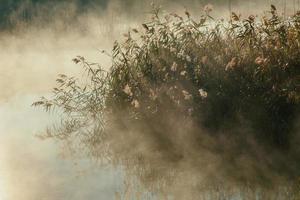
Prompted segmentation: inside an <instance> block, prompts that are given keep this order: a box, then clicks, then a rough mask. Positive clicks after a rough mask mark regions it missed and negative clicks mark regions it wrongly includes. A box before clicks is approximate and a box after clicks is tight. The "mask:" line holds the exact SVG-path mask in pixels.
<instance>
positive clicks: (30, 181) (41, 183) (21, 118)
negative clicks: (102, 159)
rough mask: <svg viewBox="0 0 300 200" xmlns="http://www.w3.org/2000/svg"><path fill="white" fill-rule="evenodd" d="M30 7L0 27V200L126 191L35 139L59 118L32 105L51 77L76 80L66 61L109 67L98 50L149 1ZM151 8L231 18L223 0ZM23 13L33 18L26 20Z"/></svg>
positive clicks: (255, 5) (249, 7)
mask: <svg viewBox="0 0 300 200" xmlns="http://www.w3.org/2000/svg"><path fill="white" fill-rule="evenodd" d="M28 2H29V1H26V2H25V4H22V3H20V4H16V5H17V6H16V9H15V10H13V11H12V12H11V13H9V14H8V15H9V16H10V18H9V20H10V21H12V22H13V23H10V24H9V26H7V25H3V26H1V27H4V28H3V29H1V32H0V63H1V64H0V90H1V93H0V200H17V199H22V200H41V199H43V200H54V199H55V200H60V199H61V200H68V199H72V200H81V199H89V200H94V199H95V200H96V199H114V198H115V197H118V192H119V193H120V194H122V193H124V188H126V186H124V172H123V171H122V168H121V167H119V168H118V167H105V168H100V167H99V166H97V165H95V164H94V163H93V161H90V160H89V159H85V158H82V157H80V158H77V157H75V158H74V157H64V156H62V155H63V154H62V152H61V149H60V143H58V142H57V141H53V140H45V141H43V140H39V139H38V138H37V137H35V135H36V134H38V133H41V132H43V131H44V130H45V128H46V127H47V126H50V125H51V124H53V122H57V121H58V120H59V115H58V114H57V113H55V112H54V113H51V114H50V115H49V114H47V113H45V112H44V111H43V110H39V109H33V108H32V107H31V106H30V105H31V104H32V102H33V101H35V100H36V99H37V98H39V97H40V96H47V95H49V91H50V89H51V88H52V87H53V86H54V85H55V79H56V76H57V74H68V75H71V76H80V73H81V72H82V69H81V68H80V67H79V66H77V65H74V63H73V62H72V59H73V58H74V57H75V56H77V55H81V56H84V57H85V58H86V59H87V60H89V61H91V62H97V63H100V64H101V65H103V66H109V65H110V62H111V60H110V58H109V57H108V56H106V55H104V54H101V50H107V51H108V52H110V51H111V49H112V46H113V42H114V41H115V40H119V39H120V40H122V39H123V36H122V34H123V33H126V32H127V31H128V30H129V28H135V27H139V26H140V25H139V24H141V23H142V22H143V21H144V20H146V19H147V17H148V14H147V11H148V10H149V8H150V6H149V2H148V1H126V2H125V1H121V0H120V1H117V0H111V1H102V2H100V1H99V2H96V1H95V2H96V5H95V4H93V3H94V2H93V1H91V3H90V4H86V5H83V4H84V3H83V2H84V1H82V4H80V3H76V4H72V3H70V4H66V5H63V6H61V5H60V6H58V5H59V3H57V9H56V10H55V11H51V13H50V14H49V13H47V10H48V9H45V8H47V7H45V6H47V5H43V3H41V4H39V5H38V6H36V7H32V4H28ZM157 3H158V4H162V5H163V8H164V9H166V10H167V11H171V12H172V11H178V12H179V13H183V12H184V7H186V8H187V9H189V10H191V13H192V14H193V15H194V16H197V13H198V10H200V9H201V7H202V6H203V5H205V4H207V3H211V4H213V5H214V10H215V11H214V12H213V15H215V16H216V17H224V18H228V13H229V12H228V4H227V3H224V2H223V1H197V0H189V1H183V0H182V1H180V0H176V1H166V0H165V1H163V0H162V1H157ZM270 3H274V4H276V5H280V4H281V3H282V2H281V1H279V0H277V1H275V0H273V1H272V0H269V1H256V2H254V1H233V2H232V9H233V10H237V11H238V12H240V13H243V15H248V14H250V13H262V12H263V11H264V10H267V9H268V5H269V4H270ZM293 3H294V2H293V1H288V4H287V9H286V10H287V11H286V12H287V13H291V12H293V5H294V4H293ZM296 3H297V2H296ZM55 5H56V4H55ZM26 6H27V7H26ZM81 6H82V7H81ZM297 6H298V4H297ZM83 7H84V9H82V11H81V8H83ZM0 8H1V4H0ZM25 8H26V9H25ZM22 9H25V10H26V12H29V13H30V11H32V12H33V11H34V13H35V15H33V16H32V17H30V20H28V19H27V20H24V19H23V18H22ZM49 10H51V8H49ZM49 12H50V11H49ZM49 15H51V16H49ZM3 19H4V18H3ZM5 19H6V20H8V18H5ZM49 19H50V20H49ZM72 19H74V20H72ZM211 158H212V157H211ZM214 159H216V160H217V158H214ZM191 173H192V172H191ZM212 173H213V172H212ZM179 192H180V191H179ZM116 193H117V194H116ZM147 195H148V197H149V196H150V197H151V196H152V197H153V198H154V197H155V195H154V194H145V195H144V196H145V199H146V197H147ZM142 196H143V195H142ZM236 199H238V196H237V197H236Z"/></svg>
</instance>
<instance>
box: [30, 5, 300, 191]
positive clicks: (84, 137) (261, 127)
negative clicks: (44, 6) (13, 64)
mask: <svg viewBox="0 0 300 200" xmlns="http://www.w3.org/2000/svg"><path fill="white" fill-rule="evenodd" d="M210 12H211V7H210V6H206V7H205V8H204V10H203V13H202V14H201V15H200V16H197V17H196V18H193V17H192V16H191V15H190V13H189V12H188V11H186V12H185V16H179V15H178V14H175V13H171V14H163V13H161V10H160V9H159V8H157V7H155V6H154V7H153V10H152V18H151V20H150V21H149V22H147V23H145V24H142V27H141V29H132V30H130V31H129V32H128V33H126V34H124V37H125V41H124V42H115V43H114V47H113V50H112V53H111V54H109V53H107V52H103V53H106V54H108V55H109V56H111V58H112V65H111V67H110V69H109V71H105V70H104V68H103V67H101V66H100V65H99V64H96V63H89V62H88V61H86V60H85V59H84V58H83V57H80V56H78V57H76V58H75V59H74V60H73V61H74V62H75V63H77V64H81V65H82V66H83V67H84V69H85V71H86V77H87V78H85V79H83V80H78V79H76V78H73V77H71V78H69V77H67V76H66V75H60V76H59V78H58V79H57V82H58V87H56V88H54V97H53V98H51V99H46V98H43V99H41V100H40V101H37V102H35V103H34V105H35V106H43V107H44V108H45V109H46V110H47V111H49V110H51V109H55V108H58V109H59V110H62V111H63V112H64V113H65V115H64V118H63V121H62V124H61V126H60V127H58V128H56V129H55V130H54V131H48V132H47V134H46V135H45V136H46V137H55V138H60V139H63V140H69V139H74V140H76V141H77V142H76V144H79V145H80V146H82V147H83V148H84V149H85V150H88V153H89V154H90V155H92V156H93V157H96V158H99V159H101V160H103V159H104V160H105V161H108V162H119V161H120V160H121V162H122V163H128V162H129V161H128V160H130V159H133V161H131V162H133V163H134V164H132V165H129V166H128V168H134V169H136V168H135V167H132V166H140V167H141V166H143V170H141V169H139V170H138V169H136V171H137V172H138V174H139V175H140V178H141V179H142V180H147V181H145V182H149V180H150V182H151V183H153V182H155V181H157V180H161V178H162V177H163V178H164V181H165V182H164V184H165V185H168V184H167V183H166V182H168V181H170V180H172V179H174V174H173V175H172V173H171V172H170V171H171V169H170V168H172V167H174V166H177V165H179V164H178V163H180V162H181V161H182V160H185V159H189V158H187V157H191V158H192V159H193V161H192V162H194V164H195V165H201V164H203V166H206V165H205V164H204V163H205V162H207V160H205V162H203V161H202V160H201V158H199V155H201V156H204V153H203V152H202V151H204V149H205V150H207V149H209V153H210V154H213V155H214V156H215V155H216V154H217V155H219V154H221V155H222V160H223V159H225V160H226V161H227V162H225V163H226V164H225V166H222V170H224V171H225V172H224V174H226V176H225V177H226V178H229V177H234V178H233V179H234V180H243V181H246V182H247V183H248V181H249V180H250V181H257V180H259V181H262V180H264V181H265V180H269V181H270V180H271V181H273V178H274V174H273V172H274V173H278V174H279V175H280V176H286V177H288V179H290V178H291V177H292V178H291V179H295V178H296V177H297V176H299V173H298V172H297V167H295V166H299V156H297V155H298V152H299V150H298V149H299V148H298V147H297V145H295V144H298V143H297V142H295V141H296V140H297V139H298V134H299V130H297V129H296V126H295V124H296V122H297V121H296V120H297V117H299V102H300V91H299V89H300V88H299V84H300V82H299V81H300V79H299V78H300V77H299V76H300V73H299V66H300V13H299V12H298V13H296V14H295V15H293V16H291V17H289V18H288V19H283V16H280V15H278V14H277V10H276V8H275V6H271V10H270V11H269V12H268V13H267V14H266V16H263V17H261V18H258V17H255V16H249V17H246V18H242V17H241V16H239V15H237V14H235V13H232V15H231V18H230V20H228V21H225V20H218V19H213V18H212V17H211V16H210ZM112 127H113V128H112ZM224 137H225V138H226V139H225V141H226V142H224ZM222 138H223V139H222ZM230 138H234V139H232V140H231V139H230ZM237 138H238V139H237ZM249 138H252V139H253V140H254V143H255V145H253V140H252V139H249ZM216 141H217V142H216ZM133 145H134V146H133ZM133 147H134V148H133ZM247 151H249V152H247ZM260 151H261V152H260ZM186 152H187V153H186ZM274 152H276V155H274ZM268 153H269V154H270V155H269V154H268ZM243 154H247V155H248V154H249V156H250V157H251V160H252V161H253V162H248V161H247V162H246V161H243V162H239V161H240V160H241V158H242V156H241V155H243ZM277 154H278V155H283V156H278V157H277ZM196 155H198V156H196ZM262 155H264V156H262ZM285 155H286V156H285ZM214 156H210V158H211V157H213V158H214V159H215V157H214ZM205 158H207V157H205ZM214 159H212V160H214ZM285 159H286V160H285ZM194 160H196V161H194ZM291 160H292V161H291ZM210 161H211V160H210ZM210 161H209V162H210ZM260 161H262V162H261V163H259V162H260ZM290 162H292V163H293V165H291V166H288V165H289V164H290ZM240 163H242V164H240ZM244 163H247V165H245V164H244ZM223 164H224V163H223ZM248 164H249V165H248ZM174 168H176V167H174ZM196 168H197V167H196ZM188 169H189V170H191V169H194V167H193V168H188ZM197 169H198V168H197ZM216 169H218V167H216ZM199 170H201V168H199ZM235 170H240V171H235ZM243 170H244V171H243ZM285 172H287V173H285ZM195 173H196V172H195ZM247 173H248V174H247ZM196 174H197V173H196ZM278 174H277V175H278ZM206 175H207V176H208V177H214V176H217V175H213V174H206ZM201 176H202V175H201ZM215 178H216V177H215ZM268 183H269V182H268ZM166 187H167V186H166Z"/></svg>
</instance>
